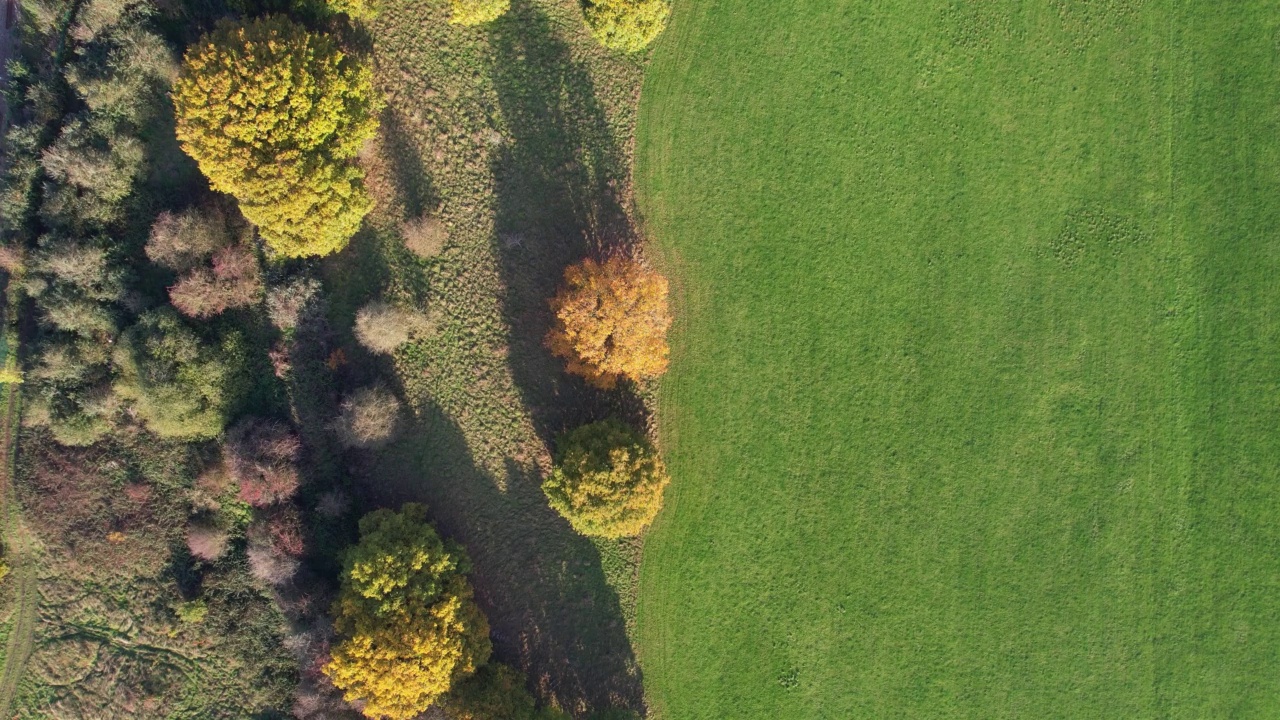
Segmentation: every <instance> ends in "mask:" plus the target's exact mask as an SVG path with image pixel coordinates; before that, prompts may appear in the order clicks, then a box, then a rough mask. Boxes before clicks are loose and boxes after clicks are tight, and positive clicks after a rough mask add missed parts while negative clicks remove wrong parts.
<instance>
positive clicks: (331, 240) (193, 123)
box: [173, 16, 380, 257]
mask: <svg viewBox="0 0 1280 720" xmlns="http://www.w3.org/2000/svg"><path fill="white" fill-rule="evenodd" d="M173 102H174V106H175V108H176V110H177V116H178V123H177V135H178V140H179V141H180V142H181V143H182V148H183V150H185V151H186V152H187V154H189V155H190V156H191V157H193V158H195V160H196V163H197V164H199V166H200V170H201V172H203V173H204V174H205V176H206V177H208V178H209V184H210V185H211V186H212V187H213V188H214V189H215V190H218V191H220V192H225V193H227V194H229V195H232V196H234V197H235V198H236V199H237V200H238V201H239V202H240V208H241V210H242V211H243V213H244V216H245V217H246V218H248V219H249V220H250V221H252V222H253V223H254V224H255V225H257V226H258V229H259V232H260V233H261V234H262V237H263V239H264V240H265V241H266V242H267V244H268V245H269V246H271V247H272V248H273V249H274V250H275V251H276V252H278V253H280V254H281V255H285V256H288V257H301V256H306V255H327V254H329V253H332V252H336V251H337V250H340V249H342V248H343V247H345V246H346V244H347V242H348V241H349V240H350V238H351V236H352V235H354V234H355V232H356V231H357V230H358V229H359V227H360V223H361V221H362V220H363V218H364V216H365V215H366V214H367V213H368V212H369V210H370V208H371V207H372V201H371V200H370V198H369V195H368V193H367V192H365V189H364V184H363V180H364V176H363V173H362V172H361V171H360V169H359V168H357V167H355V166H353V165H352V164H351V163H350V160H351V158H353V157H354V156H355V154H356V153H357V152H358V151H359V149H360V147H361V145H363V144H364V142H365V141H366V140H368V139H369V138H370V137H372V136H373V134H374V133H375V132H376V131H377V119H376V115H377V112H378V109H379V106H380V103H379V101H378V99H377V96H376V94H375V92H374V89H373V73H372V70H371V69H370V67H369V66H368V63H367V62H365V61H363V60H361V59H359V58H356V57H354V56H351V55H348V54H347V53H345V52H343V51H342V49H341V48H340V47H339V46H338V44H337V43H336V42H335V41H334V40H333V39H332V38H330V37H329V36H327V35H324V34H319V33H312V32H310V31H308V30H306V29H305V28H303V27H302V26H301V25H297V24H295V23H294V22H292V21H291V20H289V19H288V18H285V17H280V16H274V17H267V18H262V19H257V20H252V21H250V22H248V23H247V24H244V25H235V24H231V23H228V22H223V23H222V24H220V25H219V26H218V28H217V29H216V30H214V32H212V33H211V34H209V35H206V36H205V37H203V38H201V40H200V41H199V42H197V43H196V44H194V45H192V46H191V48H190V49H189V50H188V51H187V54H186V57H185V59H184V61H183V67H182V74H181V76H180V77H179V79H178V81H177V82H176V83H175V84H174V88H173Z"/></svg>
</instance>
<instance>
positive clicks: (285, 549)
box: [249, 506, 306, 557]
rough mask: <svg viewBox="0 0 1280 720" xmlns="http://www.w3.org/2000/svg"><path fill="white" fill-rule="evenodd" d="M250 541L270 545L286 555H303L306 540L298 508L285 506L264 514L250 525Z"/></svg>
mask: <svg viewBox="0 0 1280 720" xmlns="http://www.w3.org/2000/svg"><path fill="white" fill-rule="evenodd" d="M249 542H250V543H253V544H255V545H262V546H270V547H271V548H273V549H275V550H276V551H278V552H281V553H284V554H285V555H289V556H292V557H301V555H302V553H303V552H304V551H305V550H306V541H305V540H304V538H303V530H302V518H301V517H299V515H298V510H297V508H294V507H293V506H285V507H281V508H276V509H274V510H270V511H268V512H267V513H265V514H263V515H262V516H261V517H260V518H259V519H258V520H257V521H255V522H254V523H253V525H252V526H250V528H249Z"/></svg>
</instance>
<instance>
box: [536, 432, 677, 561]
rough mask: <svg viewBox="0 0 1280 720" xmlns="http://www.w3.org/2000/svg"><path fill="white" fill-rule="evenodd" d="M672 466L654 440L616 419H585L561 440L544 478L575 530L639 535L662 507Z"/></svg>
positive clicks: (552, 498) (601, 534)
mask: <svg viewBox="0 0 1280 720" xmlns="http://www.w3.org/2000/svg"><path fill="white" fill-rule="evenodd" d="M668 481H669V480H668V477H667V471H666V468H665V467H664V466H663V464H662V459H661V458H659V457H658V453H657V451H656V450H654V448H653V446H652V445H650V444H649V442H648V441H647V440H646V439H645V438H644V437H643V436H642V435H641V434H640V433H638V432H636V431H635V430H632V429H631V428H629V427H627V426H626V425H624V424H623V423H621V422H619V421H617V420H613V419H610V420H603V421H601V422H596V423H591V424H590V425H584V426H582V427H580V428H578V429H577V430H574V431H572V432H570V433H568V434H567V435H565V436H564V437H563V438H562V439H561V441H560V453H559V456H558V457H557V458H556V466H555V467H554V468H553V469H552V471H551V474H550V475H548V476H547V479H546V481H545V482H543V483H542V491H543V492H544V493H546V495H547V499H548V500H549V501H550V503H551V507H553V508H555V510H556V512H558V513H560V514H561V515H562V516H564V518H565V519H566V520H568V521H569V524H570V525H572V526H573V529H574V530H577V531H578V532H580V533H582V534H583V535H588V536H594V537H606V538H620V537H629V536H632V535H639V534H640V532H641V531H643V530H644V529H645V528H646V527H648V525H649V523H651V522H653V518H654V516H656V515H657V514H658V510H660V509H661V508H662V491H663V489H664V488H666V486H667V483H668Z"/></svg>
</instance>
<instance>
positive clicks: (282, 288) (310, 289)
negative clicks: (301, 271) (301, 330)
mask: <svg viewBox="0 0 1280 720" xmlns="http://www.w3.org/2000/svg"><path fill="white" fill-rule="evenodd" d="M319 300H320V283H319V282H318V281H317V280H315V279H314V278H294V279H293V280H290V281H289V282H287V283H285V284H283V285H278V286H276V287H273V288H271V290H270V291H269V292H268V293H267V315H268V316H269V317H270V318H271V322H272V324H274V325H275V326H276V327H278V328H280V329H281V330H293V329H294V328H296V327H298V325H300V324H302V323H304V322H305V321H306V319H307V318H308V317H309V316H310V315H312V314H313V313H318V311H319V310H320V303H319Z"/></svg>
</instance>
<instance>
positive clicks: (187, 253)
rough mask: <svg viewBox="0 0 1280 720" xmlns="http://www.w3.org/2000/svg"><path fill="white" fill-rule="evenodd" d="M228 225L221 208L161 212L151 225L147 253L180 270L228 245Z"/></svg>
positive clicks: (154, 259)
mask: <svg viewBox="0 0 1280 720" xmlns="http://www.w3.org/2000/svg"><path fill="white" fill-rule="evenodd" d="M231 241H232V234H231V229H230V227H229V226H228V224H227V218H226V215H225V214H223V212H222V211H221V210H217V209H210V210H199V209H196V208H191V209H189V210H185V211H183V212H181V213H179V214H176V215H175V214H174V213H171V212H162V213H160V216H159V217H157V218H156V221H155V224H153V225H152V226H151V237H150V238H148V240H147V247H146V251H147V257H148V258H150V259H151V262H153V263H156V264H157V265H163V266H164V267H167V268H169V269H170V270H173V271H175V272H183V271H185V270H190V269H191V268H194V267H196V266H197V265H199V264H200V263H202V262H204V260H205V258H207V257H209V256H210V255H212V254H213V253H214V252H216V251H217V250H218V249H219V248H223V247H226V246H227V245H230V244H231Z"/></svg>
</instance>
